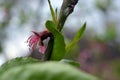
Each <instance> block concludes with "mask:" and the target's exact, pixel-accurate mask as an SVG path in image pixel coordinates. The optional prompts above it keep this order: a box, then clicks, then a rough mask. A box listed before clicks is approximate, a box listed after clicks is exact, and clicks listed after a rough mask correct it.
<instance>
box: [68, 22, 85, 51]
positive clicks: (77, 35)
mask: <svg viewBox="0 0 120 80" xmlns="http://www.w3.org/2000/svg"><path fill="white" fill-rule="evenodd" d="M85 29H86V23H84V24H83V26H82V27H81V28H80V29H79V30H78V32H77V33H76V35H75V37H74V39H73V40H72V41H71V42H70V44H69V45H68V46H67V47H66V52H69V51H70V49H71V48H72V47H73V46H74V45H75V44H76V43H77V42H78V41H79V40H80V38H81V36H82V34H83V33H84V31H85Z"/></svg>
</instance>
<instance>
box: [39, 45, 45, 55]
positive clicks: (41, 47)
mask: <svg viewBox="0 0 120 80" xmlns="http://www.w3.org/2000/svg"><path fill="white" fill-rule="evenodd" d="M45 50H46V48H45V47H44V46H40V48H39V52H40V53H42V54H44V53H45Z"/></svg>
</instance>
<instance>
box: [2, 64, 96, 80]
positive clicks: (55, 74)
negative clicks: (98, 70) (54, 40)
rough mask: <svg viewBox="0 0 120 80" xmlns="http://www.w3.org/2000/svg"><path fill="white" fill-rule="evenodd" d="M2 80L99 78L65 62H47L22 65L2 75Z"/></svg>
mask: <svg viewBox="0 0 120 80" xmlns="http://www.w3.org/2000/svg"><path fill="white" fill-rule="evenodd" d="M0 80H98V79H97V78H95V77H93V76H91V75H89V74H87V73H85V72H83V71H81V70H78V69H76V68H75V67H73V66H70V65H68V64H65V63H58V62H45V63H34V64H27V65H21V66H17V67H14V68H11V69H9V70H7V71H5V72H4V74H2V75H0Z"/></svg>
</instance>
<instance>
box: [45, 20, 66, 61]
mask: <svg viewBox="0 0 120 80" xmlns="http://www.w3.org/2000/svg"><path fill="white" fill-rule="evenodd" d="M46 27H47V29H48V30H49V31H50V32H51V33H52V34H53V36H54V45H53V51H52V55H51V58H50V59H51V60H60V59H62V58H63V57H64V55H65V53H66V50H65V42H64V37H63V36H62V34H61V33H60V32H59V31H58V30H57V29H56V28H55V24H54V23H53V22H52V21H47V22H46Z"/></svg>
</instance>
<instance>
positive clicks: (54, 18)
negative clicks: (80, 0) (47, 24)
mask: <svg viewBox="0 0 120 80" xmlns="http://www.w3.org/2000/svg"><path fill="white" fill-rule="evenodd" d="M48 3H49V7H50V11H51V15H52V19H53V22H54V23H55V24H57V18H56V15H55V12H54V9H53V7H52V5H51V2H50V0H48Z"/></svg>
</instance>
